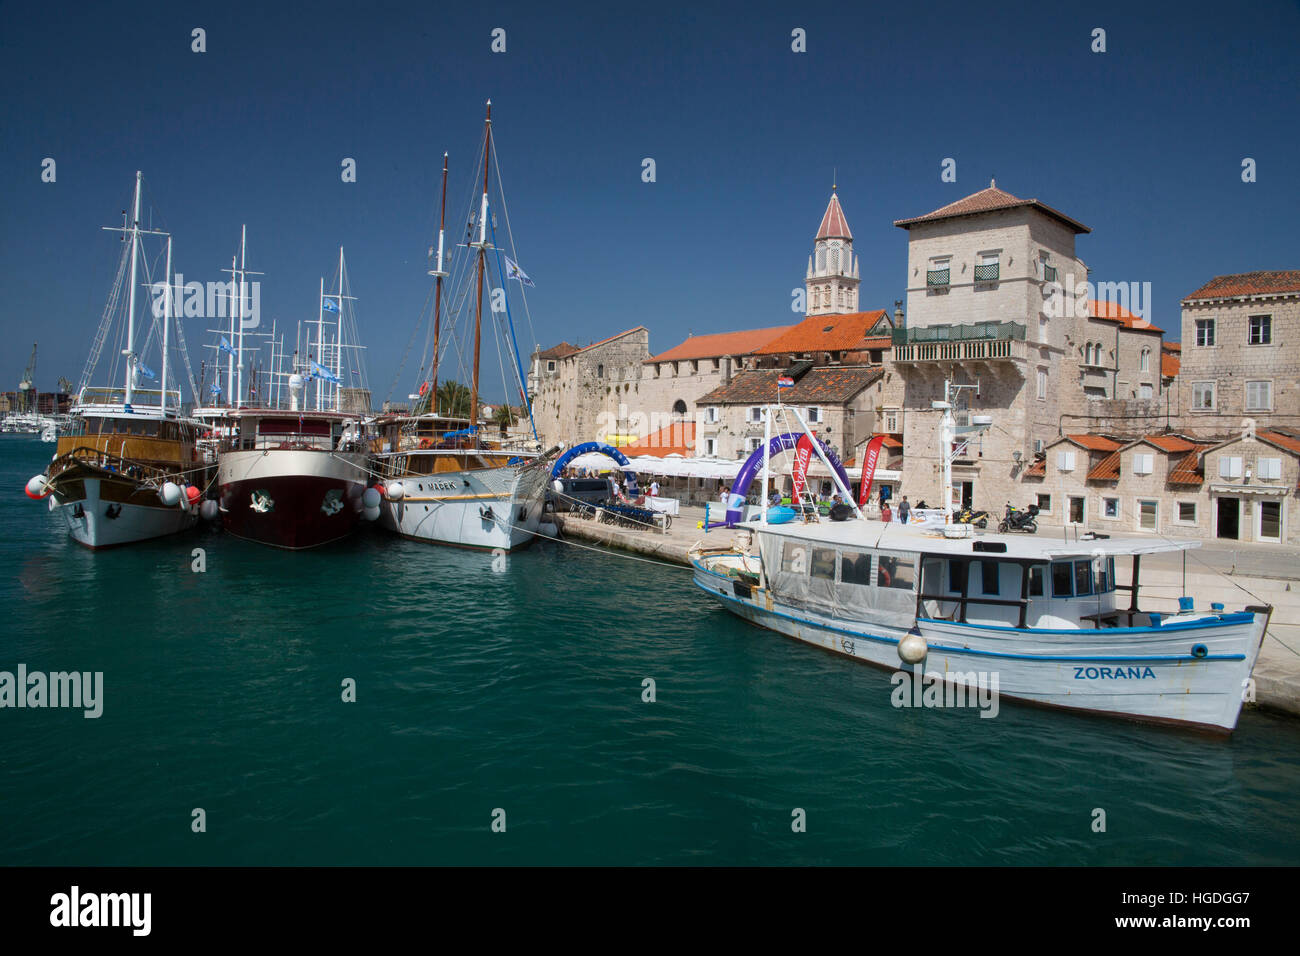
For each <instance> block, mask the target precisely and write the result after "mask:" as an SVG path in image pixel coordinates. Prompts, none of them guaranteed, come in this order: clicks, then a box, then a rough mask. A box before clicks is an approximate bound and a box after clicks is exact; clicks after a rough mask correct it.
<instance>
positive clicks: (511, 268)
mask: <svg viewBox="0 0 1300 956" xmlns="http://www.w3.org/2000/svg"><path fill="white" fill-rule="evenodd" d="M505 259H506V278H508V279H518V280H519V281H520V282H522V283H523V284H524V285H526V286H528V288H530V289H535V288H537V287H536V286H535V285H533V280H532V279H530V278H528V276H527V275H525V274H524V270H523V269H521V268H519V263H517V262H515V261H514V260H513V259H511V258H510V257H509V256H506V257H505Z"/></svg>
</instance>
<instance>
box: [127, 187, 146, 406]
mask: <svg viewBox="0 0 1300 956" xmlns="http://www.w3.org/2000/svg"><path fill="white" fill-rule="evenodd" d="M141 178H142V177H141V175H140V170H138V169H137V170H136V171H135V204H134V206H133V207H132V212H131V301H130V305H129V306H128V308H127V319H126V404H127V405H130V404H131V400H132V399H133V398H135V278H136V263H137V260H138V253H139V250H140V180H141Z"/></svg>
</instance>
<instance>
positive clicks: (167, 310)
mask: <svg viewBox="0 0 1300 956" xmlns="http://www.w3.org/2000/svg"><path fill="white" fill-rule="evenodd" d="M166 275H167V296H166V298H164V299H163V346H162V353H163V354H162V372H161V375H162V398H161V399H160V400H159V402H158V405H159V408H160V410H161V411H162V414H163V417H164V418H166V417H167V343H168V338H167V333H168V331H169V330H170V329H171V324H172V237H171V236H168V237H167V272H166Z"/></svg>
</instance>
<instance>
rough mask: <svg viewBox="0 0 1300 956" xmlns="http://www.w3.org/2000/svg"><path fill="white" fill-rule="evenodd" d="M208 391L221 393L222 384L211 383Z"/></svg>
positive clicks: (214, 393)
mask: <svg viewBox="0 0 1300 956" xmlns="http://www.w3.org/2000/svg"><path fill="white" fill-rule="evenodd" d="M208 391H210V392H211V393H212V394H213V395H220V394H221V386H220V385H209V386H208Z"/></svg>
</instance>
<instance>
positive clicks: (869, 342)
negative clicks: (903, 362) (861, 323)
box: [855, 335, 894, 349]
mask: <svg viewBox="0 0 1300 956" xmlns="http://www.w3.org/2000/svg"><path fill="white" fill-rule="evenodd" d="M893 347H894V338H893V336H891V335H877V336H875V337H874V338H868V339H863V340H862V341H861V342H859V343H858V344H857V345H856V346H855V348H858V349H892V348H893Z"/></svg>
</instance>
